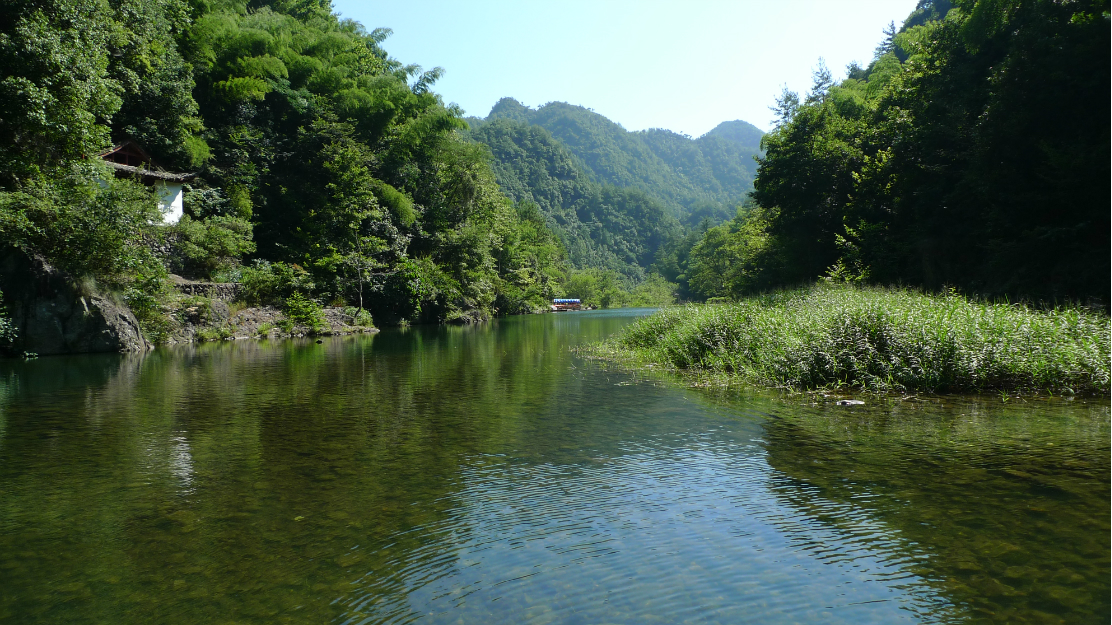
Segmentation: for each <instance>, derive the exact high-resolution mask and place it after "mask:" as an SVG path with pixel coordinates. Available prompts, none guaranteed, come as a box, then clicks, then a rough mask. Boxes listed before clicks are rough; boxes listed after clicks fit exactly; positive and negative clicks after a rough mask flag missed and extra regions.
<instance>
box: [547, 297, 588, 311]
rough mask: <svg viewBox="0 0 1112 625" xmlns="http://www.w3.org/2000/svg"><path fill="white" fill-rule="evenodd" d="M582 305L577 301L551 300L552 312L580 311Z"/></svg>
mask: <svg viewBox="0 0 1112 625" xmlns="http://www.w3.org/2000/svg"><path fill="white" fill-rule="evenodd" d="M582 308H583V303H582V302H580V301H579V300H577V299H554V300H552V310H553V312H563V311H565V310H581V309H582Z"/></svg>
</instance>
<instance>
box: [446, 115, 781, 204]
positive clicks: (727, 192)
mask: <svg viewBox="0 0 1112 625" xmlns="http://www.w3.org/2000/svg"><path fill="white" fill-rule="evenodd" d="M496 119H506V120H511V121H516V122H520V123H526V124H530V125H534V126H540V127H541V128H544V129H545V130H547V131H549V132H550V133H551V134H552V136H553V137H555V138H556V139H558V140H559V141H560V142H561V143H563V144H564V145H565V146H566V147H567V148H568V150H569V152H570V153H571V154H572V155H574V156H575V157H576V158H577V159H578V160H579V161H580V162H581V163H582V164H583V165H584V166H585V167H586V169H587V171H588V173H589V174H590V175H591V176H592V177H593V178H594V179H595V180H597V181H598V182H600V183H603V184H608V185H613V186H616V187H629V188H634V189H637V190H639V191H642V192H644V193H646V194H648V195H649V196H650V197H653V198H655V199H657V200H658V201H659V202H660V203H661V204H662V205H663V206H664V207H665V208H666V209H667V211H668V212H669V213H670V214H671V215H672V216H674V217H676V218H677V219H678V220H680V221H681V222H687V221H688V219H687V218H688V217H689V216H691V215H693V214H698V215H700V216H707V215H711V216H713V218H714V219H715V220H722V219H728V218H730V217H732V216H733V213H734V210H733V209H734V206H736V204H737V203H739V202H740V201H741V200H742V199H743V198H744V197H745V195H746V194H747V193H748V192H749V191H751V190H752V188H753V178H754V176H755V175H756V169H757V164H756V162H755V161H754V158H753V157H754V156H757V155H759V154H760V138H761V136H763V133H762V132H761V130H760V129H758V128H757V127H756V126H753V125H752V124H749V123H747V122H744V121H741V120H735V121H730V122H723V123H722V124H719V125H718V126H717V127H716V128H715V129H714V130H711V131H710V132H708V133H707V134H705V135H703V136H702V137H699V138H698V139H692V138H691V137H688V136H686V135H681V134H678V133H675V132H672V131H670V130H664V129H651V130H643V131H635V132H630V131H627V130H626V129H625V128H622V126H621V125H619V124H617V123H615V122H613V121H611V120H609V119H607V118H606V117H604V116H602V115H600V114H598V113H595V112H594V111H591V110H589V109H587V108H584V107H582V106H575V105H571V104H567V103H565V102H550V103H548V104H545V105H543V106H541V107H539V108H537V109H532V108H529V107H527V106H524V105H523V104H521V103H520V102H518V101H517V100H515V99H513V98H502V99H501V100H499V101H498V103H497V104H495V105H494V107H493V108H492V109H491V111H490V114H489V115H488V116H487V117H486V119H482V120H481V119H477V118H471V119H469V120H468V121H470V122H472V127H473V128H475V127H477V126H481V125H482V124H483V123H487V122H490V121H493V120H496ZM709 205H716V206H713V207H712V206H709ZM700 218H701V217H700Z"/></svg>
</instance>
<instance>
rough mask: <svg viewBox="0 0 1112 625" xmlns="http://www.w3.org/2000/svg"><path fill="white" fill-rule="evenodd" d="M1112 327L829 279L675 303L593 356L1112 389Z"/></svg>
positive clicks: (928, 385)
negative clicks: (721, 300) (729, 299)
mask: <svg viewBox="0 0 1112 625" xmlns="http://www.w3.org/2000/svg"><path fill="white" fill-rule="evenodd" d="M1109 328H1110V326H1109V318H1108V316H1106V315H1103V314H1099V313H1093V312H1089V311H1086V310H1083V309H1079V308H1071V307H1066V308H1057V309H1054V310H1047V311H1039V310H1033V309H1030V308H1028V307H1026V306H1022V305H1014V304H990V303H984V302H975V301H970V300H968V299H966V298H964V297H962V296H958V295H937V296H936V295H924V294H922V293H918V292H915V291H910V290H903V289H883V288H856V287H850V286H834V285H822V284H820V285H816V286H813V287H807V288H802V289H796V290H788V291H779V292H775V293H772V294H768V295H762V296H758V297H752V298H747V299H744V300H741V301H739V302H735V303H729V304H712V305H706V304H704V305H688V306H684V307H677V308H669V309H664V310H662V311H660V312H659V313H657V314H655V315H653V316H651V317H646V318H645V319H642V320H639V321H638V322H636V323H634V324H632V325H630V326H629V327H627V328H625V329H624V330H623V331H622V332H620V333H619V334H617V335H616V336H614V337H612V338H610V339H609V340H607V341H606V342H604V343H601V344H599V345H596V346H594V347H593V348H591V349H590V350H589V355H591V356H594V357H598V358H601V359H605V360H614V361H622V362H625V363H628V364H633V365H654V366H656V365H662V366H665V367H667V368H670V369H673V370H675V371H677V372H680V373H684V374H688V375H697V376H710V377H718V378H721V381H722V382H724V383H730V382H745V383H751V384H758V385H762V386H770V387H775V388H787V389H792V390H808V389H819V388H830V389H840V388H845V389H856V390H864V391H871V392H931V393H985V392H1020V393H1036V394H1038V393H1044V394H1045V393H1049V394H1054V395H1060V394H1083V395H1107V394H1108V393H1109V378H1110V371H1109V338H1110V333H1109Z"/></svg>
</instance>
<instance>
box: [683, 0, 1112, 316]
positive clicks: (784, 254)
mask: <svg viewBox="0 0 1112 625" xmlns="http://www.w3.org/2000/svg"><path fill="white" fill-rule="evenodd" d="M1108 10H1109V7H1108V2H1106V1H1102V0H1083V1H1078V2H1071V3H1057V2H1050V1H1045V0H961V1H959V2H956V3H955V6H954V7H953V8H951V6H950V3H949V2H946V1H945V0H922V1H921V2H920V3H919V6H918V7H917V9H916V11H915V12H914V13H913V14H912V15H911V16H910V17H909V19H908V20H907V21H906V22H905V24H904V26H903V28H902V29H900V30H899V31H898V32H897V31H895V29H893V30H892V31H891V32H890V33H889V37H888V38H887V39H886V40H885V42H884V43H882V45H881V46H880V47H879V48H878V50H877V56H876V58H875V59H874V60H873V62H872V63H871V64H870V65H869V67H867V68H861V67H859V66H856V65H851V66H850V67H849V68H848V75H847V77H846V78H845V79H844V80H842V81H840V82H835V81H834V80H833V78H832V76H831V74H830V72H829V71H828V70H826V69H825V67H821V66H820V68H819V69H818V70H817V71H816V72H815V82H814V86H813V88H812V89H811V91H810V92H809V93H808V94H807V95H806V96H805V97H803V98H800V97H799V96H798V95H796V94H794V93H790V92H785V93H784V94H783V95H782V96H781V97H780V99H779V100H778V112H779V122H778V125H777V127H776V129H775V130H774V131H773V132H772V133H771V134H769V135H768V136H767V137H766V138H765V139H764V143H763V146H764V148H765V155H764V156H763V157H762V158H761V159H760V166H759V170H758V174H757V177H756V180H755V182H754V185H755V191H754V193H753V200H754V204H753V206H752V207H751V209H750V210H746V211H743V212H742V213H740V214H739V216H738V217H737V218H735V219H734V220H733V221H732V222H731V223H729V224H724V225H722V226H719V227H716V228H713V229H710V230H708V232H707V233H706V235H705V236H704V237H703V238H702V239H701V240H700V241H699V242H698V243H697V244H695V245H694V246H693V247H692V249H691V250H690V252H689V255H688V256H689V258H688V265H687V266H685V267H683V270H684V272H685V276H686V277H687V278H688V279H689V281H690V283H691V287H692V290H693V291H695V292H696V293H697V294H698V295H700V296H702V297H736V296H739V295H741V294H744V293H748V292H754V291H760V290H763V289H768V288H771V287H775V286H777V285H783V284H793V283H799V282H803V281H810V280H813V279H815V278H816V277H819V276H822V275H824V274H825V275H829V276H831V277H833V278H836V279H845V280H850V281H868V282H877V283H885V284H891V283H904V284H915V285H922V286H924V287H927V288H930V289H938V288H940V287H942V286H943V285H952V286H956V287H959V288H961V289H963V290H966V291H968V292H973V293H978V294H982V295H990V296H998V295H1010V296H1018V297H1025V298H1033V299H1041V300H1062V299H1073V300H1078V299H1088V298H1097V299H1100V300H1103V301H1104V302H1105V303H1107V302H1108V298H1109V279H1108V276H1109V275H1110V266H1109V257H1110V245H1109V210H1108V204H1107V202H1108V190H1109V179H1110V176H1109V174H1110V172H1109V162H1110V161H1109V119H1108V114H1107V113H1108V111H1107V107H1106V106H1104V105H1101V104H1099V103H1101V102H1105V101H1106V98H1107V94H1108V92H1109V87H1110V84H1109V73H1110V72H1109V60H1108V55H1107V50H1108V49H1109V43H1110V41H1109V17H1108V16H1109V13H1108Z"/></svg>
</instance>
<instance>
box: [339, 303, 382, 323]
mask: <svg viewBox="0 0 1112 625" xmlns="http://www.w3.org/2000/svg"><path fill="white" fill-rule="evenodd" d="M344 314H345V315H347V316H349V317H351V319H352V321H351V325H353V326H362V327H365V328H373V327H374V325H375V322H374V319H372V318H371V313H370V312H368V311H367V309H365V308H357V307H355V306H348V307H347V308H344Z"/></svg>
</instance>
